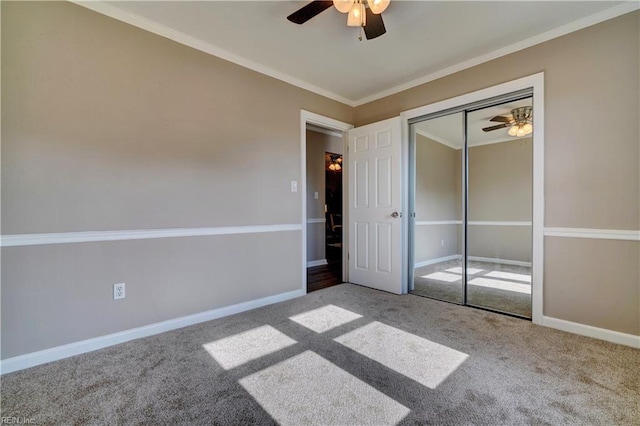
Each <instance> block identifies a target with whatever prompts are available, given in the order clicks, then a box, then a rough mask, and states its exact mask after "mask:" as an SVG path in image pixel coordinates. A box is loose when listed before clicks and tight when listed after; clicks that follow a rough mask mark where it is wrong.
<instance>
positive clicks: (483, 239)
mask: <svg viewBox="0 0 640 426" xmlns="http://www.w3.org/2000/svg"><path fill="white" fill-rule="evenodd" d="M467 244H468V246H467V250H468V254H469V256H476V257H489V258H492V259H503V260H515V261H519V262H531V227H530V226H493V225H470V226H468V227H467Z"/></svg>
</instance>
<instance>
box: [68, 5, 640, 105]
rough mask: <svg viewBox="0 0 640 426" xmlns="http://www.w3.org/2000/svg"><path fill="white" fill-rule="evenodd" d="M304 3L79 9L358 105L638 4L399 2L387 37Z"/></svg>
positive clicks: (388, 17) (387, 18)
mask: <svg viewBox="0 0 640 426" xmlns="http://www.w3.org/2000/svg"><path fill="white" fill-rule="evenodd" d="M306 3H308V2H306V1H302V2H300V1H265V0H263V1H195V2H193V1H136V2H131V1H109V2H104V1H98V2H80V3H79V4H82V5H83V6H85V7H88V8H90V9H93V10H96V11H98V12H101V13H104V14H107V15H109V16H112V17H115V18H116V19H120V20H123V21H125V22H129V23H131V24H133V25H136V26H139V27H142V28H145V29H147V30H150V31H153V32H155V33H158V34H161V35H164V36H165V37H168V38H171V39H174V40H176V41H179V42H182V43H185V44H187V45H191V46H192V47H196V48H198V49H200V50H204V51H207V52H209V53H212V54H215V55H216V56H220V57H222V58H224V59H227V60H231V61H233V62H236V63H238V64H240V65H243V66H247V67H249V68H252V69H255V70H257V71H260V72H263V73H265V74H268V75H271V76H274V77H276V78H279V79H281V80H284V81H288V82H290V83H292V84H295V85H297V86H300V87H303V88H306V89H309V90H312V91H315V92H317V93H320V94H323V95H325V96H329V97H331V98H333V99H336V100H340V101H342V102H345V103H347V104H350V105H359V104H362V103H364V102H366V101H370V100H373V99H375V98H378V97H381V96H383V95H386V94H390V93H393V92H395V91H398V90H399V89H406V88H408V87H411V86H412V85H416V84H418V83H422V82H425V81H429V80H432V79H434V78H437V77H440V76H442V75H446V74H448V73H451V72H455V71H459V70H460V69H464V68H467V67H469V66H473V65H475V64H477V63H481V62H484V61H486V60H490V59H492V58H495V57H499V56H502V55H504V54H507V53H510V52H513V51H516V50H520V49H522V48H525V47H528V46H531V45H533V44H536V43H539V42H542V41H546V40H548V39H551V38H553V37H557V36H559V35H562V34H566V33H568V32H570V31H574V30H576V29H579V28H583V27H585V26H588V25H592V24H594V23H597V22H600V21H603V20H606V19H610V18H612V17H614V16H618V15H620V14H623V13H626V12H629V11H631V10H634V9H637V8H638V2H619V1H533V2H528V1H510V2H506V1H498V2H487V1H472V2H462V1H446V2H436V1H400V0H392V1H391V5H390V6H389V8H388V9H387V10H386V11H385V12H384V13H383V17H384V22H385V25H386V28H387V33H386V34H384V35H383V36H381V37H379V38H377V39H374V40H363V41H361V42H360V41H358V32H359V29H357V28H352V27H347V26H346V15H343V14H341V13H339V12H338V11H337V10H335V9H334V8H330V9H328V10H326V11H325V12H323V13H321V14H320V15H318V16H316V17H315V18H313V19H311V20H310V21H308V22H307V23H305V24H303V25H301V26H299V25H296V24H293V23H291V22H289V21H287V20H286V17H287V15H289V14H291V13H292V12H294V11H296V10H297V9H298V8H300V7H302V6H303V5H305V4H306Z"/></svg>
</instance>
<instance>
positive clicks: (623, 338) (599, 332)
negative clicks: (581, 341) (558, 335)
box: [542, 316, 640, 349]
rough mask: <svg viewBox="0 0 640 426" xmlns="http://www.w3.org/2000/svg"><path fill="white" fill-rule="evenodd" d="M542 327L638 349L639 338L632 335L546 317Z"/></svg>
mask: <svg viewBox="0 0 640 426" xmlns="http://www.w3.org/2000/svg"><path fill="white" fill-rule="evenodd" d="M542 325H543V326H545V327H551V328H555V329H557V330H562V331H566V332H568V333H574V334H580V335H581V336H587V337H593V338H594V339H600V340H606V341H607V342H612V343H618V344H620V345H625V346H631V347H632V348H638V349H640V336H636V335H633V334H626V333H620V332H619V331H613V330H607V329H605V328H598V327H593V326H591V325H585V324H580V323H577V322H571V321H566V320H562V319H558V318H552V317H547V316H545V317H542Z"/></svg>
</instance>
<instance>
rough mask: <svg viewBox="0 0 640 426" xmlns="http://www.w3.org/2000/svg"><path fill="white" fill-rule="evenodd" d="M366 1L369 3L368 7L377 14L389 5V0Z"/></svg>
mask: <svg viewBox="0 0 640 426" xmlns="http://www.w3.org/2000/svg"><path fill="white" fill-rule="evenodd" d="M367 3H368V4H369V9H371V11H372V12H373V13H375V14H376V15H379V14H381V13H382V12H384V11H385V10H386V9H387V7H389V3H391V0H367Z"/></svg>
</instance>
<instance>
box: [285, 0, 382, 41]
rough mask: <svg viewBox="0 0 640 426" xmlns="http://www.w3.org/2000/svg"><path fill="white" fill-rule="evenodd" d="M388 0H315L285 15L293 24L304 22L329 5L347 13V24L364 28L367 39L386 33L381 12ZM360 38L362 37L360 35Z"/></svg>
mask: <svg viewBox="0 0 640 426" xmlns="http://www.w3.org/2000/svg"><path fill="white" fill-rule="evenodd" d="M389 2H390V0H334V1H324V0H315V1H312V2H311V3H309V4H307V5H306V6H304V7H302V8H300V9H298V10H297V11H295V12H293V13H292V14H291V15H289V16H287V19H288V20H289V21H291V22H293V23H294V24H299V25H301V24H304V23H305V22H307V21H308V20H309V19H311V18H313V17H315V16H316V15H319V14H320V13H322V12H324V11H325V10H327V9H329V8H330V7H331V6H335V8H336V9H338V11H340V12H342V13H348V14H349V15H348V17H347V25H348V26H350V27H360V28H362V29H363V30H364V35H365V37H366V38H367V40H371V39H374V38H376V37H380V36H381V35H382V34H384V33H386V32H387V30H386V28H385V27H384V22H383V21H382V15H381V13H382V12H383V11H384V10H385V9H386V8H387V6H388V5H389ZM360 39H361V40H362V37H360Z"/></svg>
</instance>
